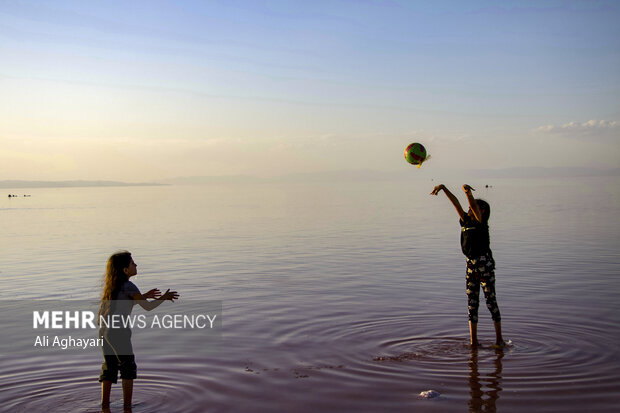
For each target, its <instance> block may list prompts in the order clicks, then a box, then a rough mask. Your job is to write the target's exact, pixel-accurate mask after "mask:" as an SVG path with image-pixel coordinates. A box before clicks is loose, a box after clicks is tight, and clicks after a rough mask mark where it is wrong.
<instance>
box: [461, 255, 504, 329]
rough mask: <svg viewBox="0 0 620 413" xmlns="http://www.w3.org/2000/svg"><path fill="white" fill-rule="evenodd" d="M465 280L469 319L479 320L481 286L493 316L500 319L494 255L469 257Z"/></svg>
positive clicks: (474, 321)
mask: <svg viewBox="0 0 620 413" xmlns="http://www.w3.org/2000/svg"><path fill="white" fill-rule="evenodd" d="M465 280H466V287H467V290H466V292H467V310H468V315H469V321H471V322H472V323H477V322H478V305H479V303H480V286H482V290H483V291H484V297H485V299H486V301H487V307H488V308H489V311H490V312H491V318H493V321H495V322H498V321H500V320H501V319H502V318H501V316H500V314H499V307H497V300H496V298H495V261H494V260H493V256H492V255H491V254H490V253H489V254H487V255H484V256H482V257H479V258H476V259H471V258H467V276H466V279H465Z"/></svg>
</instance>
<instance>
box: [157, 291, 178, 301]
mask: <svg viewBox="0 0 620 413" xmlns="http://www.w3.org/2000/svg"><path fill="white" fill-rule="evenodd" d="M178 298H179V293H177V292H176V291H170V288H168V289H167V290H166V292H165V293H164V295H162V296H161V299H162V300H170V301H172V302H174V300H177V299H178Z"/></svg>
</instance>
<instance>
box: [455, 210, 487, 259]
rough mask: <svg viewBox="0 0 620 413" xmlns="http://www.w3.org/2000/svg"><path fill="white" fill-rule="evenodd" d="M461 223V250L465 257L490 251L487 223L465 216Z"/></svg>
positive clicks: (482, 254)
mask: <svg viewBox="0 0 620 413" xmlns="http://www.w3.org/2000/svg"><path fill="white" fill-rule="evenodd" d="M459 223H460V224H461V250H463V254H465V256H466V257H467V258H478V257H482V256H484V255H486V254H487V253H488V252H491V247H490V246H489V224H488V223H487V222H478V221H477V220H476V219H475V218H470V217H469V216H466V217H465V220H462V219H461V220H459Z"/></svg>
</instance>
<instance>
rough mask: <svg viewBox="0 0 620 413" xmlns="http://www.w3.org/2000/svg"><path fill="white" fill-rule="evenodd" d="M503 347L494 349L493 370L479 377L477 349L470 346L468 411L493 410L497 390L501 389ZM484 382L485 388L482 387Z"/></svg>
mask: <svg viewBox="0 0 620 413" xmlns="http://www.w3.org/2000/svg"><path fill="white" fill-rule="evenodd" d="M503 358H504V349H502V348H498V349H495V357H494V359H493V364H494V366H495V370H494V371H493V372H492V373H489V374H488V375H483V376H482V377H480V372H479V371H478V349H477V348H472V350H471V353H470V356H469V387H470V392H469V394H470V400H469V411H470V412H495V411H496V407H495V403H496V402H497V399H499V392H500V391H502V387H501V380H502V359H503ZM483 384H486V387H487V389H486V390H484V389H483V388H482V386H483ZM485 395H486V399H485Z"/></svg>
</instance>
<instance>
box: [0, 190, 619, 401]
mask: <svg viewBox="0 0 620 413" xmlns="http://www.w3.org/2000/svg"><path fill="white" fill-rule="evenodd" d="M470 183H471V184H472V186H474V187H477V188H478V191H477V192H476V195H477V196H481V197H484V198H485V199H487V200H488V201H489V203H490V204H491V208H492V214H491V221H490V226H491V246H492V249H493V252H494V256H495V259H496V261H497V293H498V302H499V305H500V309H501V311H502V316H503V326H504V335H505V338H506V339H508V340H511V343H512V345H511V346H510V347H509V348H507V349H505V350H504V351H497V350H495V349H493V348H491V344H492V343H493V340H494V336H493V329H492V322H491V319H490V316H489V314H488V312H487V311H486V310H485V308H484V305H483V306H482V307H481V309H480V325H479V336H480V338H481V340H482V344H483V347H482V348H481V349H479V350H478V351H475V352H472V351H471V350H470V349H469V348H468V346H467V342H468V330H467V314H466V307H465V304H466V300H465V292H464V264H465V263H464V258H463V256H462V255H461V253H460V247H459V238H458V237H459V226H458V222H457V221H458V220H457V215H456V213H455V211H454V209H453V208H452V206H451V205H450V204H449V202H448V201H447V199H446V198H445V196H443V195H442V196H440V197H437V198H436V197H431V196H429V195H428V193H429V192H430V190H431V189H432V187H433V186H434V185H435V184H436V183H435V182H430V180H429V181H423V180H418V181H412V182H375V183H351V182H349V183H331V184H308V183H306V184H259V185H243V184H235V185H226V186H225V185H207V186H165V187H119V188H62V189H51V188H50V189H28V190H23V191H22V192H24V193H30V194H31V195H32V196H31V197H30V198H11V199H3V198H0V215H1V216H2V222H3V237H2V240H1V241H0V242H1V251H2V256H1V260H2V268H1V269H0V271H1V272H0V275H1V277H2V278H1V279H2V292H1V295H0V298H1V299H3V300H7V299H20V300H27V299H32V300H43V299H55V300H65V299H80V300H96V299H97V297H98V296H99V294H100V283H101V274H102V272H103V269H104V265H105V261H106V259H107V257H108V256H109V255H110V254H111V253H112V252H114V251H116V250H118V249H128V250H130V251H132V253H133V255H134V258H135V260H136V262H137V263H138V272H139V274H138V276H137V277H136V278H135V280H134V282H135V283H136V284H137V285H138V287H139V288H140V289H141V290H142V291H146V290H148V289H150V288H154V287H157V288H160V289H164V290H165V288H167V287H172V288H174V289H175V290H177V291H179V292H180V294H181V297H182V299H185V300H197V301H199V300H221V302H222V312H223V314H222V338H221V343H220V346H219V347H218V348H217V349H215V350H213V351H206V352H196V351H194V349H195V347H196V343H188V342H185V343H184V342H183V341H182V340H181V341H176V342H175V343H176V345H175V346H173V347H174V348H170V346H166V347H164V346H159V345H158V343H157V341H151V340H149V342H148V343H145V344H144V345H142V347H140V346H139V345H138V342H139V337H136V342H135V344H134V347H135V352H136V359H137V363H138V366H139V378H138V380H136V382H135V389H134V403H135V406H134V409H133V411H134V412H153V411H179V412H203V411H213V412H220V411H229V412H245V411H247V412H260V411H265V412H273V411H282V412H290V411H296V412H316V411H327V412H342V411H374V412H381V411H408V412H409V411H423V412H450V411H454V412H461V411H468V410H469V411H499V412H522V411H524V410H525V409H532V408H533V409H534V410H535V411H545V412H566V411H590V412H609V411H616V410H618V409H619V408H620V394H619V393H618V388H619V385H620V361H619V358H618V357H619V355H620V354H619V353H620V351H619V348H620V346H619V345H618V343H619V342H620V341H619V339H620V331H619V328H618V323H617V314H618V313H619V311H620V270H619V269H620V265H619V264H620V253H619V251H620V237H619V234H620V224H619V222H620V221H619V220H618V216H619V213H620V185H619V184H620V181H619V180H618V179H617V178H604V179H602V178H596V179H594V178H592V179H581V180H578V181H575V180H572V181H560V180H538V181H535V180H528V181H513V180H498V181H496V182H492V183H491V184H492V187H491V188H484V184H485V183H486V182H481V183H476V182H470ZM453 188H454V189H455V192H456V189H457V187H456V186H454V185H453ZM11 192H12V193H20V192H19V190H14V189H12V190H11ZM461 194H462V193H458V196H459V197H460V198H461V199H462V200H464V196H462V195H461ZM164 305H170V306H173V305H174V304H170V303H165V304H164ZM135 311H141V310H135ZM136 334H139V333H138V332H136ZM162 334H163V333H162ZM162 340H163V338H162ZM190 349H191V351H190ZM1 357H2V361H1V364H0V389H1V390H2V391H1V392H0V410H2V411H11V412H15V411H17V412H19V411H23V412H31V411H58V412H64V411H85V412H95V411H97V410H98V398H99V384H98V383H97V377H98V374H99V366H100V363H101V355H100V354H99V353H98V352H97V351H91V352H83V353H81V354H77V355H72V356H71V357H67V356H66V355H63V354H62V353H56V354H49V353H45V354H37V353H36V352H35V353H33V354H31V355H29V356H28V357H13V356H12V355H11V353H10V352H9V353H8V354H3V355H2V356H1ZM427 390H435V391H436V392H438V393H439V394H440V395H439V397H435V398H431V399H426V398H423V397H421V396H420V393H421V392H423V391H427ZM120 398H121V392H120V386H115V387H114V389H113V399H114V400H115V401H114V403H113V409H112V411H122V409H121V407H120Z"/></svg>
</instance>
